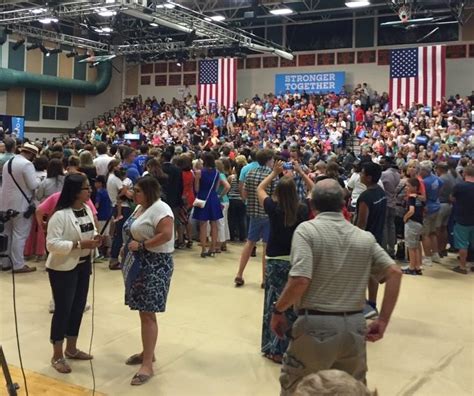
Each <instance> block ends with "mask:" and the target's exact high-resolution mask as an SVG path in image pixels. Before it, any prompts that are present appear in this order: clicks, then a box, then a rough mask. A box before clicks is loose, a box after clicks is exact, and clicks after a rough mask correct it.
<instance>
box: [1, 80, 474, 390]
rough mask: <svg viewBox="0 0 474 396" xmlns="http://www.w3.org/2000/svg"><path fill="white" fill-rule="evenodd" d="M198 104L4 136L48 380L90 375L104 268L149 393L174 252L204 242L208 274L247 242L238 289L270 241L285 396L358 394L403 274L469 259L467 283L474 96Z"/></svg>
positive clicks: (153, 105)
mask: <svg viewBox="0 0 474 396" xmlns="http://www.w3.org/2000/svg"><path fill="white" fill-rule="evenodd" d="M196 103H198V102H197V101H196V98H195V97H193V96H192V95H188V96H187V97H186V98H184V99H183V100H177V99H173V101H171V103H166V102H165V101H164V100H163V99H162V100H161V101H158V100H157V99H156V98H154V97H153V98H147V99H146V100H143V99H142V98H141V97H136V98H133V99H129V100H126V101H124V102H123V103H122V104H121V105H120V106H119V107H118V108H117V109H116V111H115V112H114V114H108V115H107V116H104V117H103V118H101V119H100V120H99V121H98V122H97V125H95V126H94V127H93V128H89V129H84V128H80V129H78V130H77V131H76V134H74V135H72V136H70V137H67V138H57V139H52V140H43V141H41V140H32V139H30V140H25V141H24V142H21V141H18V140H17V139H15V136H13V135H11V134H8V133H5V131H0V134H1V136H0V142H1V143H0V167H1V168H3V171H2V172H1V174H2V179H1V189H0V210H3V211H5V210H9V209H12V210H15V211H18V212H19V214H18V215H17V216H15V217H13V218H12V219H11V220H10V221H9V222H7V223H6V225H5V234H6V235H7V236H8V237H9V246H8V250H7V254H8V256H9V258H8V259H5V260H4V261H2V270H10V269H12V270H13V271H14V272H15V273H17V274H20V273H29V272H33V271H35V270H36V267H34V266H32V265H31V264H26V262H25V257H26V258H28V257H32V258H36V259H37V260H42V259H44V258H45V257H46V255H47V260H46V267H47V270H48V274H49V279H50V284H51V289H52V294H53V303H54V304H52V308H51V312H53V319H52V325H51V342H52V343H53V357H52V365H53V367H54V368H55V369H56V370H57V371H58V372H61V373H68V372H70V371H71V368H70V366H69V365H68V363H67V361H66V359H65V357H67V358H68V359H79V360H88V359H92V358H93V357H92V356H91V355H89V354H87V353H85V352H82V351H80V350H79V349H77V347H76V341H77V336H78V333H79V327H80V323H81V319H82V314H83V312H84V310H85V309H87V291H88V287H89V280H88V279H89V274H90V271H91V266H92V265H93V263H94V261H100V260H102V259H107V260H108V266H109V269H110V270H122V273H123V276H124V283H125V302H126V304H127V305H128V306H129V307H130V308H131V309H133V310H137V311H139V313H140V320H141V326H142V340H143V351H142V352H141V353H137V354H135V355H133V356H131V357H130V358H128V359H127V361H126V363H127V364H138V365H140V369H139V370H138V372H137V374H136V375H135V376H134V378H133V379H132V385H141V384H143V383H145V382H147V381H148V380H149V379H150V378H151V376H152V375H153V361H154V349H155V344H156V341H157V321H156V315H155V313H157V312H163V311H164V310H165V308H166V299H167V295H168V290H169V287H170V281H171V277H172V273H173V257H172V253H173V251H174V250H175V249H193V246H194V243H196V241H198V242H199V245H200V252H199V255H198V256H197V257H200V258H202V259H206V260H209V259H212V258H213V257H216V255H218V254H222V252H225V251H226V250H227V243H228V242H242V243H244V245H243V247H242V252H241V257H240V262H239V265H238V268H236V275H235V278H234V284H235V286H236V287H243V286H244V285H245V279H244V271H245V268H246V265H247V263H248V261H249V259H250V257H251V256H255V255H256V254H257V252H256V248H257V243H258V242H259V241H262V247H261V251H260V247H259V248H258V250H259V252H258V254H260V255H261V259H262V281H261V286H262V288H263V289H265V301H264V314H263V320H262V323H263V326H262V343H261V352H262V354H263V355H264V356H265V357H267V358H268V359H271V360H272V361H274V362H276V363H281V364H282V365H283V366H282V376H281V379H280V382H281V386H282V394H288V395H290V394H293V393H292V392H293V391H294V390H295V388H296V387H297V386H298V383H299V382H300V380H301V379H302V378H303V377H305V376H306V375H308V374H311V373H312V372H318V371H320V370H328V369H340V370H343V371H345V372H347V373H349V374H350V375H352V376H353V377H354V378H355V379H357V380H360V381H362V382H364V381H365V375H366V371H367V364H366V355H365V340H368V341H377V340H379V339H381V338H382V337H383V334H384V331H385V328H386V327H387V325H388V323H389V320H390V317H391V314H392V311H393V309H394V307H395V303H396V299H397V296H398V290H399V287H400V278H401V274H402V272H403V274H406V275H413V276H419V275H422V274H423V273H424V268H426V267H429V266H432V265H433V263H441V262H442V260H443V259H444V257H446V256H447V255H448V252H456V253H457V255H458V256H459V264H458V265H456V266H455V267H454V268H453V271H455V273H457V274H463V275H467V274H468V272H469V269H470V268H469V267H468V261H469V259H470V257H469V249H471V250H472V248H473V247H474V210H473V208H472V202H474V163H473V158H474V129H472V125H473V124H474V107H473V104H474V91H473V94H472V95H471V96H469V97H465V98H462V97H460V96H459V95H456V96H453V97H450V98H449V99H446V100H443V101H442V102H440V103H438V104H437V105H436V106H434V107H433V108H428V107H426V106H423V105H420V104H415V103H413V104H411V105H409V106H408V105H407V106H403V105H400V107H399V108H398V109H393V110H389V109H388V107H387V106H388V97H387V95H386V94H385V93H384V94H382V95H379V94H378V93H377V92H375V91H374V92H372V91H371V90H370V88H369V87H368V86H367V84H360V85H358V86H357V87H356V88H355V89H354V90H353V91H352V92H341V93H338V94H336V93H330V94H325V95H313V94H311V95H309V94H307V93H305V92H301V93H299V92H295V93H289V92H287V93H284V94H281V95H273V94H268V95H263V97H262V98H261V97H259V95H255V97H253V98H252V99H248V100H245V101H243V102H242V103H239V104H236V105H235V107H234V108H231V109H224V108H220V109H216V108H211V109H208V108H204V107H203V108H198V107H197V105H196ZM395 259H398V260H402V261H403V260H405V261H406V262H407V265H405V266H403V267H401V268H399V266H397V265H396V264H395V261H394V260H395ZM349 261H350V263H351V266H350V267H348V262H349ZM380 282H385V283H386V287H385V297H384V299H383V304H382V306H381V309H380V312H379V310H378V307H377V300H378V299H377V293H378V285H379V283H380ZM366 289H367V290H366ZM345 318H348V322H344V320H345ZM370 318H372V319H375V320H374V321H373V322H371V323H370V324H369V325H368V328H367V330H366V323H365V319H370ZM347 323H349V324H347ZM328 327H329V328H331V329H332V331H333V332H331V334H333V333H334V334H338V337H336V338H334V337H328V336H327V334H328V332H327V328H328ZM321 328H324V329H323V330H324V331H323V330H321ZM308 332H312V334H317V338H318V342H312V341H311V340H310V339H309V338H307V337H301V336H302V335H304V334H308ZM354 334H358V337H359V338H360V339H359V338H358V339H357V340H355V341H354ZM64 338H66V340H67V343H66V347H65V349H64V351H63V341H64ZM354 342H355V343H356V344H357V345H352V344H351V343H354ZM341 343H344V345H349V347H348V348H347V349H346V350H344V351H341V350H340V348H338V345H340V344H341ZM295 362H299V363H298V367H296V366H295V365H294V364H295Z"/></svg>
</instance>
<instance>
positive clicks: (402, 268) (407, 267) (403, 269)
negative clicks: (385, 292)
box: [400, 265, 410, 272]
mask: <svg viewBox="0 0 474 396" xmlns="http://www.w3.org/2000/svg"><path fill="white" fill-rule="evenodd" d="M400 269H401V270H402V272H403V271H406V270H407V269H410V266H409V265H403V266H402V267H401V268H400Z"/></svg>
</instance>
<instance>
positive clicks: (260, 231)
mask: <svg viewBox="0 0 474 396" xmlns="http://www.w3.org/2000/svg"><path fill="white" fill-rule="evenodd" d="M269 235H270V220H269V219H268V217H250V223H249V233H248V237H247V239H248V240H249V241H251V242H258V241H259V240H260V239H261V240H262V241H263V242H264V243H267V242H268V237H269Z"/></svg>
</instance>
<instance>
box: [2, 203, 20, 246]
mask: <svg viewBox="0 0 474 396" xmlns="http://www.w3.org/2000/svg"><path fill="white" fill-rule="evenodd" d="M19 214H20V212H17V211H16V210H13V209H8V210H7V211H5V212H0V232H3V231H4V230H5V223H6V222H7V221H9V220H10V219H12V218H14V217H15V216H18V215H19ZM7 249H8V236H7V235H1V234H0V253H2V252H6V251H7Z"/></svg>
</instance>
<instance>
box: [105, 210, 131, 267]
mask: <svg viewBox="0 0 474 396" xmlns="http://www.w3.org/2000/svg"><path fill="white" fill-rule="evenodd" d="M115 213H117V207H115V208H114V214H115ZM131 214H132V210H131V209H130V208H129V207H128V206H122V216H123V217H122V219H121V220H119V221H117V222H116V223H115V231H114V235H113V236H112V247H111V249H110V258H111V262H112V263H113V262H117V259H118V256H119V253H120V248H121V247H122V245H123V238H122V228H123V223H125V221H126V220H127V219H128V218H129V217H130V215H131Z"/></svg>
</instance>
